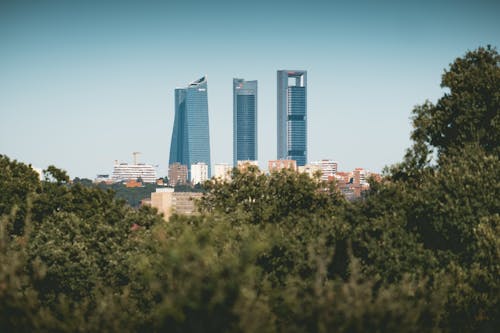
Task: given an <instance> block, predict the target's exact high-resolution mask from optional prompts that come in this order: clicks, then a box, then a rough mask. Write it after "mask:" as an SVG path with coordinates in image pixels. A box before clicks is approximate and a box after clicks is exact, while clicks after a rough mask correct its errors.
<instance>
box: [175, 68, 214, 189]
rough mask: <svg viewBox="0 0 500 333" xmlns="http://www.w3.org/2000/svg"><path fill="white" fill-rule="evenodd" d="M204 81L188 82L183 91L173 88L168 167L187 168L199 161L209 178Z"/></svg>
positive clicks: (208, 145) (203, 78)
mask: <svg viewBox="0 0 500 333" xmlns="http://www.w3.org/2000/svg"><path fill="white" fill-rule="evenodd" d="M207 88H208V86H207V78H206V77H205V76H204V77H202V78H200V79H198V80H196V81H193V82H191V83H190V84H189V85H188V86H187V87H186V88H177V89H175V119H174V128H173V131H172V140H171V142H170V159H169V164H173V163H176V162H177V163H180V164H182V165H186V166H187V167H188V179H190V180H192V176H191V165H192V164H195V163H198V162H202V163H205V164H206V165H207V166H208V175H209V176H210V135H209V123H208V97H207Z"/></svg>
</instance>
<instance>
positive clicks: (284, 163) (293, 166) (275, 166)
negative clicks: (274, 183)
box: [267, 160, 297, 172]
mask: <svg viewBox="0 0 500 333" xmlns="http://www.w3.org/2000/svg"><path fill="white" fill-rule="evenodd" d="M283 169H289V170H293V171H297V161H295V160H274V161H269V162H267V170H268V171H269V172H273V171H280V170H283Z"/></svg>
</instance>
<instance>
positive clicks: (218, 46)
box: [0, 0, 500, 178]
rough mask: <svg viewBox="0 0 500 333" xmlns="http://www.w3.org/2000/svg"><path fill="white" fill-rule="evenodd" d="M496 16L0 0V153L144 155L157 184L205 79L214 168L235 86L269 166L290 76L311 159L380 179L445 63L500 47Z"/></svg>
mask: <svg viewBox="0 0 500 333" xmlns="http://www.w3.org/2000/svg"><path fill="white" fill-rule="evenodd" d="M499 11H500V3H498V2H497V1H486V0H481V1H476V2H473V3H472V2H461V1H419V2H405V3H401V2H395V1H380V2H377V3H373V2H368V1H366V2H365V1H361V2H357V3H349V4H348V3H339V2H336V1H329V2H326V1H315V2H314V3H312V2H308V3H306V2H303V1H295V0H290V1H279V0H278V1H273V2H265V1H258V0H257V1H255V2H253V5H252V6H251V7H248V6H245V5H244V4H242V3H235V2H230V1H220V2H215V3H214V2H210V3H208V2H197V1H187V2H176V3H168V2H159V1H143V2H133V1H106V2H100V1H93V0H89V1H81V2H80V1H79V2H66V1H55V0H47V1H43V2H20V1H13V0H6V1H2V2H0V41H1V42H2V52H1V53H0V154H5V155H7V156H9V157H10V158H13V159H18V160H20V161H23V162H26V163H31V164H32V165H33V166H35V167H38V168H46V167H47V166H48V165H51V164H53V165H56V166H58V167H60V168H62V169H65V170H67V171H68V173H69V174H70V176H71V177H76V176H78V177H86V178H93V177H95V175H96V174H100V173H111V171H112V168H113V161H114V160H120V161H130V153H131V152H133V151H140V152H142V153H143V154H142V160H143V161H144V162H147V163H150V164H153V165H159V170H158V174H159V175H166V174H167V170H168V159H169V147H170V145H171V142H170V141H171V134H172V128H173V123H174V114H175V110H174V104H175V103H174V99H175V96H174V89H175V87H178V86H183V85H184V84H185V83H186V82H188V81H189V79H192V78H196V77H200V76H199V75H200V74H206V75H207V76H208V78H209V79H210V98H209V101H208V113H209V115H208V116H209V119H210V124H211V128H210V130H211V132H210V134H211V138H210V143H211V162H213V163H216V162H217V163H222V162H226V163H229V162H231V161H232V159H233V147H232V141H233V140H232V139H233V137H232V136H233V133H232V127H233V122H232V116H231V115H232V112H233V101H232V99H231V94H232V91H231V81H232V78H235V77H241V78H251V79H256V80H258V83H259V94H258V101H257V109H258V111H259V116H258V124H257V134H258V135H257V136H258V138H259V141H258V157H259V162H260V165H266V162H267V161H269V160H274V159H276V156H277V149H278V147H277V142H276V128H277V123H276V122H277V115H276V108H277V101H276V96H277V91H276V89H277V88H276V70H279V69H283V68H291V69H295V68H297V69H306V70H307V73H308V79H309V80H308V83H309V85H308V91H307V99H308V105H307V107H308V118H307V122H308V159H309V160H311V161H312V160H320V159H323V158H327V159H334V160H338V161H340V162H341V163H342V169H354V168H356V167H358V166H363V167H365V168H367V169H370V170H372V171H376V172H379V171H380V170H382V168H383V167H384V166H386V165H390V164H393V163H397V162H399V161H401V159H402V158H403V156H404V154H405V150H406V148H408V147H409V145H410V140H409V136H410V132H411V111H412V109H413V107H414V106H415V105H417V104H422V103H423V102H425V100H427V99H428V100H430V101H436V99H437V98H438V97H440V96H442V95H443V93H444V92H446V91H444V90H443V89H442V88H441V87H440V80H441V75H442V73H443V70H444V69H445V68H446V67H447V66H448V65H449V64H450V63H451V62H453V61H454V59H455V58H457V57H460V56H462V55H464V54H465V53H466V52H467V50H472V49H475V48H477V47H478V46H481V45H483V46H484V45H487V44H491V45H493V46H497V47H498V46H500V35H499V34H498V31H500V22H499V20H498V19H497V17H496V16H497V13H498V12H499ZM186 13H189V15H186ZM242 13H243V14H242ZM297 16H299V17H300V20H301V21H300V24H294V23H293V21H292V20H291V18H293V17H297ZM246 30H249V31H251V33H248V34H245V33H244V31H246Z"/></svg>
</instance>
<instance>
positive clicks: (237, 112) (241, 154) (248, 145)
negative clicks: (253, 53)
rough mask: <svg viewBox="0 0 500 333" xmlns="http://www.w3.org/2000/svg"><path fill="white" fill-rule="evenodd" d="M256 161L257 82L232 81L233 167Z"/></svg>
mask: <svg viewBox="0 0 500 333" xmlns="http://www.w3.org/2000/svg"><path fill="white" fill-rule="evenodd" d="M257 159H258V157H257V81H245V80H243V79H233V165H234V166H235V167H236V166H237V164H238V161H245V160H251V161H254V160H257Z"/></svg>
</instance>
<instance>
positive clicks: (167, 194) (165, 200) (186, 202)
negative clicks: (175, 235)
mask: <svg viewBox="0 0 500 333" xmlns="http://www.w3.org/2000/svg"><path fill="white" fill-rule="evenodd" d="M202 195H203V194H202V193H194V192H174V189H173V188H158V189H156V192H153V193H151V200H149V201H143V203H144V204H149V205H151V206H152V207H155V208H156V209H158V212H160V213H162V214H163V218H164V219H165V220H167V221H168V219H169V218H170V216H171V215H172V214H173V213H176V214H182V215H191V214H194V213H196V199H199V198H201V196H202Z"/></svg>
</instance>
